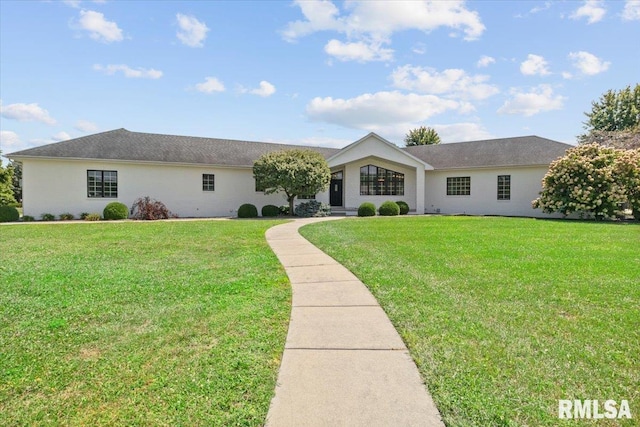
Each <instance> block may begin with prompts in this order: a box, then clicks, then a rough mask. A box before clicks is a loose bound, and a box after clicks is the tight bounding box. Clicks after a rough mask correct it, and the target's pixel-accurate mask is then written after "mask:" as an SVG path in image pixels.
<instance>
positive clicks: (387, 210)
mask: <svg viewBox="0 0 640 427" xmlns="http://www.w3.org/2000/svg"><path fill="white" fill-rule="evenodd" d="M378 213H379V214H380V215H382V216H396V215H400V206H398V204H397V203H396V202H393V201H391V200H387V201H386V202H384V203H383V204H381V205H380V207H379V208H378Z"/></svg>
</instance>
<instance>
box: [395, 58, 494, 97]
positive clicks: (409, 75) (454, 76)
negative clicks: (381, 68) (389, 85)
mask: <svg viewBox="0 0 640 427" xmlns="http://www.w3.org/2000/svg"><path fill="white" fill-rule="evenodd" d="M391 80H392V82H393V86H394V87H397V88H399V89H406V90H413V91H418V92H421V93H427V94H446V95H449V96H451V97H454V98H460V99H474V100H481V99H486V98H489V97H490V96H493V95H495V94H497V93H498V92H499V90H498V88H497V87H496V86H494V85H490V84H487V83H486V82H487V81H488V80H489V76H484V75H475V76H470V75H468V74H467V73H466V72H465V71H464V70H461V69H456V68H452V69H446V70H444V71H442V72H438V71H436V70H434V69H433V68H429V67H414V66H411V65H405V66H402V67H398V68H396V69H395V70H394V71H393V73H392V74H391Z"/></svg>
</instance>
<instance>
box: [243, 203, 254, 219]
mask: <svg viewBox="0 0 640 427" xmlns="http://www.w3.org/2000/svg"><path fill="white" fill-rule="evenodd" d="M257 217H258V208H256V207H255V205H252V204H251V203H245V204H244V205H242V206H240V207H239V208H238V218H257Z"/></svg>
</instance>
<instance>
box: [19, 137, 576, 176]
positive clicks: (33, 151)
mask: <svg viewBox="0 0 640 427" xmlns="http://www.w3.org/2000/svg"><path fill="white" fill-rule="evenodd" d="M291 148H308V149H311V150H314V151H317V152H320V153H321V154H322V155H323V156H324V157H325V158H329V157H331V156H333V155H335V154H337V153H339V152H340V149H337V148H326V147H303V146H299V145H291V144H274V143H267V142H252V141H238V140H230V139H217V138H200V137H192V136H176V135H162V134H153V133H141V132H131V131H128V130H126V129H116V130H112V131H108V132H102V133H98V134H94V135H88V136H83V137H80V138H75V139H70V140H68V141H62V142H57V143H54V144H48V145H43V146H41V147H35V148H30V149H27V150H22V151H18V152H15V153H11V154H9V155H8V156H9V157H11V158H14V157H15V158H19V157H44V158H67V159H96V160H124V161H142V162H164V163H183V164H206V165H216V166H246V167H251V166H253V162H254V161H255V160H256V159H258V157H260V156H261V155H263V154H265V153H268V152H272V151H277V150H287V149H291ZM568 148H571V145H568V144H563V143H561V142H557V141H552V140H550V139H546V138H540V137H538V136H523V137H516V138H502V139H491V140H484V141H471V142H457V143H449V144H439V145H426V146H417V147H405V148H402V149H403V150H406V151H407V152H408V153H410V154H412V155H413V156H415V157H417V158H418V159H420V160H422V161H424V162H426V163H428V164H430V165H431V166H433V167H434V168H435V169H456V168H476V167H492V166H499V167H504V166H531V165H548V164H549V163H551V162H552V161H553V160H555V159H557V158H558V157H561V156H563V155H564V153H565V151H566V150H567V149H568Z"/></svg>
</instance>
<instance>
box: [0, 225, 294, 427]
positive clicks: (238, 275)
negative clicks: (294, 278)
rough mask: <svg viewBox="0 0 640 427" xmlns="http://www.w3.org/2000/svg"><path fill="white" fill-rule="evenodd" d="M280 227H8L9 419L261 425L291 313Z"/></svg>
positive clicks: (4, 264)
mask: <svg viewBox="0 0 640 427" xmlns="http://www.w3.org/2000/svg"><path fill="white" fill-rule="evenodd" d="M279 222H281V221H195V222H123V223H109V224H98V223H95V224H84V223H80V224H65V225H62V224H57V225H44V224H24V225H12V226H2V227H0V425H2V426H14V425H15V426H18V425H19V426H22V425H92V426H100V425H166V426H175V425H185V426H187V425H188V426H196V425H207V426H211V425H234V426H235V425H240V426H244V425H246V426H255V425H261V424H262V423H263V422H264V419H265V416H266V413H267V410H268V407H269V402H270V399H271V397H272V395H273V391H274V388H275V380H276V376H277V371H278V367H279V364H280V357H281V355H282V351H283V347H284V341H285V336H286V332H287V326H288V319H289V311H290V287H289V284H288V281H287V278H286V275H285V274H284V270H283V269H282V268H281V266H280V264H279V263H278V261H277V259H276V257H275V256H274V254H273V253H272V252H271V250H270V249H269V247H268V245H267V243H266V241H265V239H264V232H265V230H266V229H267V228H269V227H271V226H273V225H274V224H277V223H279Z"/></svg>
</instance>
